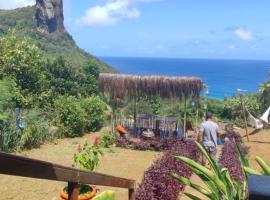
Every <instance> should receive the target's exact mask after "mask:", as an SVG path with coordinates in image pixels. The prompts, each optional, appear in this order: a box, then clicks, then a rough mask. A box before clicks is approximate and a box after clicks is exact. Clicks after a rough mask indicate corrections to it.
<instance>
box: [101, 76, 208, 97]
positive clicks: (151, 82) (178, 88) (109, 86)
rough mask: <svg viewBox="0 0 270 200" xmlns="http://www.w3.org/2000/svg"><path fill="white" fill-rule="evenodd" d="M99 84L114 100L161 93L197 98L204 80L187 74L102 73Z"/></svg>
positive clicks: (170, 95) (102, 90)
mask: <svg viewBox="0 0 270 200" xmlns="http://www.w3.org/2000/svg"><path fill="white" fill-rule="evenodd" d="M99 86H100V91H101V92H102V93H107V94H109V96H110V98H111V99H113V100H115V99H117V98H124V97H131V98H133V97H136V96H140V95H146V96H154V95H159V96H160V97H162V98H175V97H178V98H188V97H192V98H197V97H199V95H200V91H201V90H202V89H203V81H202V80H201V79H200V78H198V77H186V76H156V75H151V76H142V75H128V74H112V73H101V74H100V75H99Z"/></svg>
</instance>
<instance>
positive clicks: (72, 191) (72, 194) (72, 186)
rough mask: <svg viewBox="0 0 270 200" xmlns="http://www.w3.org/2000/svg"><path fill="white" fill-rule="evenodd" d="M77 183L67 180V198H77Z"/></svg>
mask: <svg viewBox="0 0 270 200" xmlns="http://www.w3.org/2000/svg"><path fill="white" fill-rule="evenodd" d="M78 197H79V185H78V183H71V182H68V200H78Z"/></svg>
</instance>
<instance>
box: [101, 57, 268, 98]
mask: <svg viewBox="0 0 270 200" xmlns="http://www.w3.org/2000/svg"><path fill="white" fill-rule="evenodd" d="M98 58H99V59H100V60H102V61H103V62H105V63H107V64H109V65H110V66H112V67H113V68H114V69H116V70H117V71H119V72H120V73H125V74H138V75H167V76H197V77H199V78H201V79H202V80H203V81H204V83H205V84H206V85H207V86H208V89H209V94H208V97H209V98H215V99H224V98H225V97H231V96H234V95H236V94H237V89H242V90H246V91H247V93H255V92H258V90H259V85H260V84H261V83H263V82H264V81H266V80H268V79H269V76H268V70H269V69H270V60H266V59H265V60H264V59H260V60H259V59H225V58H213V59H210V58H174V57H124V56H121V57H112V56H99V57H98ZM204 94H205V93H204V92H202V96H205V95H204Z"/></svg>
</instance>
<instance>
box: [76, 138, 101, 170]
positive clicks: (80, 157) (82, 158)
mask: <svg viewBox="0 0 270 200" xmlns="http://www.w3.org/2000/svg"><path fill="white" fill-rule="evenodd" d="M102 155H103V153H102V151H101V149H100V146H99V145H96V144H93V145H92V144H88V143H87V142H85V143H84V145H83V148H82V149H81V147H80V145H78V148H77V153H75V154H74V156H73V161H74V164H73V166H76V167H79V168H80V169H84V170H90V171H93V170H94V169H95V167H97V166H98V164H99V161H100V156H102Z"/></svg>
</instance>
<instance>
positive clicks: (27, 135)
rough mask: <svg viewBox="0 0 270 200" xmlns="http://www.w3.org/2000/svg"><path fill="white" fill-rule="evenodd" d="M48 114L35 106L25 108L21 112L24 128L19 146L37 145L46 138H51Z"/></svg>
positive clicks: (29, 146) (28, 147) (30, 146)
mask: <svg viewBox="0 0 270 200" xmlns="http://www.w3.org/2000/svg"><path fill="white" fill-rule="evenodd" d="M48 115H49V113H45V112H43V111H41V110H40V109H37V108H34V109H31V110H27V111H26V112H24V113H23V114H22V116H21V117H22V120H23V121H24V123H25V128H24V129H23V132H22V136H21V139H20V147H21V148H23V149H24V148H26V149H30V148H33V147H39V146H40V145H41V144H42V143H44V142H45V141H46V140H50V139H52V137H51V135H50V134H49V121H48Z"/></svg>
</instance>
